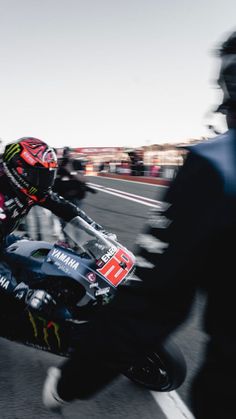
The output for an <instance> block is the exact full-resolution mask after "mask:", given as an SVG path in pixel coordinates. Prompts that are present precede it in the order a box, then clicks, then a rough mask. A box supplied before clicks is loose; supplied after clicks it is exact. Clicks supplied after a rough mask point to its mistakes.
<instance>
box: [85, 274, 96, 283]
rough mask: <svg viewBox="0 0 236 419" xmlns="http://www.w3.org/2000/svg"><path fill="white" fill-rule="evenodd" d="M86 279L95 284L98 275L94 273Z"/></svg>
mask: <svg viewBox="0 0 236 419" xmlns="http://www.w3.org/2000/svg"><path fill="white" fill-rule="evenodd" d="M86 278H87V279H88V280H89V282H95V281H96V274H95V273H94V272H89V273H88V274H87V275H86Z"/></svg>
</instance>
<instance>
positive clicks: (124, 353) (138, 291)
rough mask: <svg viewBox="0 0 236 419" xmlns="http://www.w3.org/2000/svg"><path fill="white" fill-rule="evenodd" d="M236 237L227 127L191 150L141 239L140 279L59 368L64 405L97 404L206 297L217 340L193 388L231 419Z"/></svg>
mask: <svg viewBox="0 0 236 419" xmlns="http://www.w3.org/2000/svg"><path fill="white" fill-rule="evenodd" d="M235 237H236V129H230V130H229V131H228V132H227V133H225V134H223V135H221V136H218V137H216V138H215V139H211V140H207V141H204V142H202V143H199V144H196V145H193V146H190V147H189V150H188V155H187V157H186V159H185V162H184V164H183V166H182V167H181V168H180V170H179V172H178V173H177V175H176V177H175V179H174V180H173V181H172V182H171V185H170V187H169V189H168V190H167V192H166V193H165V196H164V204H163V206H162V208H160V209H158V210H155V212H153V213H152V215H151V216H150V217H149V218H148V226H147V228H146V229H145V230H144V232H143V233H142V234H141V235H140V239H139V243H140V244H139V249H138V252H137V255H138V257H137V269H136V278H134V279H136V280H135V281H131V283H130V284H127V285H125V286H121V287H119V289H118V292H117V294H116V296H115V297H114V299H113V300H112V301H111V303H110V304H108V305H107V306H105V307H104V308H103V309H102V310H101V312H100V313H99V315H98V316H96V319H94V320H93V321H92V322H90V323H89V324H87V325H86V326H85V329H84V331H83V335H82V336H81V339H80V342H79V345H78V348H77V351H76V352H75V353H74V354H73V355H72V357H71V359H69V360H68V361H66V362H65V363H64V364H63V365H62V368H61V379H60V380H59V383H58V387H57V390H58V394H59V397H61V398H62V399H63V400H72V399H73V398H83V397H88V396H90V395H91V394H93V392H94V391H96V390H98V389H99V388H100V387H101V386H102V385H104V384H105V383H106V382H109V380H110V379H111V377H112V376H113V373H112V370H114V371H115V370H116V371H118V370H119V371H120V370H122V366H125V365H126V366H127V365H129V363H130V362H132V361H133V359H134V358H136V359H138V358H139V357H142V356H143V354H145V353H147V352H148V351H149V350H150V349H151V348H153V347H155V345H156V344H158V343H160V342H161V341H163V340H165V339H166V338H167V337H168V336H169V335H170V333H171V332H173V331H174V330H175V329H176V328H177V327H178V326H179V325H180V324H181V323H182V322H183V321H184V320H185V319H186V318H187V316H188V314H189V312H190V308H191V307H192V303H193V301H194V296H195V292H196V290H197V289H199V290H203V291H204V293H205V295H206V297H207V299H206V307H205V315H204V329H205V332H206V333H207V334H208V336H209V338H210V339H209V344H208V347H207V355H206V358H205V363H204V365H203V368H202V370H201V372H200V373H199V374H198V376H197V379H196V384H195V386H194V389H195V390H194V392H193V398H194V413H195V414H196V416H197V418H201V419H202V418H204V419H205V418H210V417H214V418H216V417H217V418H222V417H227V418H233V417H234V415H235V376H236V361H235V353H236V328H235V291H234V275H235V273H234V271H235V265H234V263H235V240H236V239H235ZM105 366H106V367H105ZM75 382H76V386H75V385H74V384H71V385H70V383H75ZM217 394H219V398H217V396H216V395H217ZM230 409H231V414H230ZM199 412H200V413H199ZM202 412H204V413H202ZM232 414H233V416H232Z"/></svg>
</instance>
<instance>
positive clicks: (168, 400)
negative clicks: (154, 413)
mask: <svg viewBox="0 0 236 419" xmlns="http://www.w3.org/2000/svg"><path fill="white" fill-rule="evenodd" d="M150 393H151V395H152V396H153V397H154V400H155V401H156V402H157V404H158V405H159V407H160V408H161V410H162V412H163V413H164V415H165V416H166V417H167V419H194V416H193V414H192V413H191V412H190V410H189V409H188V407H187V406H186V405H185V404H184V402H183V400H182V399H181V398H180V397H179V395H178V393H176V391H170V392H169V393H162V392H156V391H151V392H150Z"/></svg>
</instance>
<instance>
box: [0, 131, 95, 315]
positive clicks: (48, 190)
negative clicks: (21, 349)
mask: <svg viewBox="0 0 236 419" xmlns="http://www.w3.org/2000/svg"><path fill="white" fill-rule="evenodd" d="M57 167H58V165H57V156H56V153H55V150H54V149H53V148H51V147H49V146H48V145H47V144H46V143H45V142H44V141H42V140H40V139H37V138H34V137H24V138H20V139H19V140H17V141H15V142H13V143H11V144H8V145H6V147H5V150H4V153H3V155H2V158H1V161H0V298H5V297H7V298H8V297H14V298H15V300H20V301H21V302H23V303H24V304H26V305H27V306H30V307H31V308H33V309H36V310H39V311H43V312H44V311H45V312H46V313H47V312H50V310H51V309H52V307H53V305H54V301H53V299H52V298H51V296H50V295H49V294H48V293H46V292H45V291H43V290H40V289H39V290H37V289H31V288H30V287H29V285H27V284H26V283H25V282H24V281H20V282H19V280H18V279H17V277H16V276H15V275H14V274H13V272H12V270H11V269H10V268H9V266H8V265H7V262H6V261H5V260H4V247H5V246H7V245H9V244H11V243H12V242H13V241H14V240H17V238H16V237H14V236H13V235H12V234H11V233H12V232H13V231H14V230H15V229H16V228H17V226H18V225H19V224H20V222H21V220H22V218H23V217H25V216H26V214H27V213H28V212H29V210H30V209H31V208H32V206H34V205H39V206H41V207H44V208H47V209H49V210H50V211H51V212H52V213H54V214H55V215H56V216H58V217H59V218H61V219H63V220H64V221H70V220H71V219H72V218H74V217H75V216H77V215H79V216H81V217H82V218H84V219H85V220H86V221H87V222H89V223H90V224H93V225H94V226H95V228H97V229H101V230H102V227H101V226H100V225H99V224H96V223H95V222H94V221H93V220H92V219H91V218H90V217H88V216H87V215H86V214H85V213H84V212H83V211H82V210H80V209H79V208H78V207H76V206H75V205H74V204H72V203H70V202H69V201H67V200H65V199H64V198H62V197H61V196H59V195H58V194H57V193H55V192H53V191H52V186H53V184H54V181H55V178H56V173H57Z"/></svg>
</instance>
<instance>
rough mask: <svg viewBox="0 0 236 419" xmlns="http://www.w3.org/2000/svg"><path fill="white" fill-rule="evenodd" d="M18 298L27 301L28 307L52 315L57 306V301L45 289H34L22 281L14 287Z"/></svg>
mask: <svg viewBox="0 0 236 419" xmlns="http://www.w3.org/2000/svg"><path fill="white" fill-rule="evenodd" d="M14 296H15V298H16V299H18V300H21V301H22V302H24V303H25V305H26V307H28V308H30V309H33V310H35V311H38V312H40V313H41V314H43V315H46V316H50V315H52V314H53V312H54V310H55V308H56V301H55V300H54V299H53V298H52V297H51V295H50V294H48V293H47V292H46V291H44V290H34V289H31V288H29V287H28V286H27V285H26V284H25V283H24V282H21V283H20V284H18V285H17V287H16V288H15V289H14Z"/></svg>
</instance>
